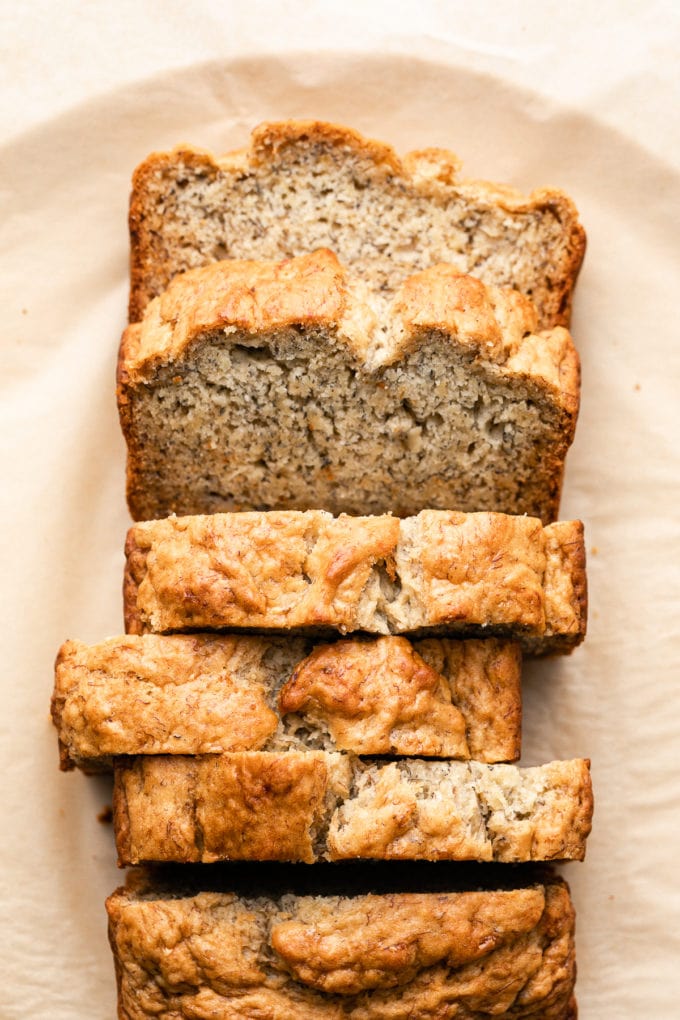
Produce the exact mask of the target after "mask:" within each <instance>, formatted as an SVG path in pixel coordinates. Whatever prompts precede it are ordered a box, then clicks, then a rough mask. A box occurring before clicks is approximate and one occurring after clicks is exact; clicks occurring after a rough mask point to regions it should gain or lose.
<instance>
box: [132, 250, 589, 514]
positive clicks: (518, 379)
mask: <svg viewBox="0 0 680 1020" xmlns="http://www.w3.org/2000/svg"><path fill="white" fill-rule="evenodd" d="M118 403H119V410H120V418H121V424H122V427H123V432H124V434H125V438H126V440H127V444H128V484H127V488H128V504H129V507H130V511H131V514H132V516H133V517H134V518H135V519H136V520H148V519H152V518H156V517H164V516H166V515H167V514H169V513H178V514H196V513H214V512H216V511H223V510H275V509H308V508H310V507H315V508H320V509H325V510H329V511H331V512H332V513H387V512H393V513H395V514H398V515H400V516H408V515H409V514H413V513H417V512H418V510H420V509H422V507H423V506H430V507H435V508H437V507H438V508H441V509H457V510H463V511H473V510H496V511H500V512H502V513H514V514H529V515H530V516H535V517H540V518H541V519H542V520H543V521H544V522H545V523H548V522H550V521H552V520H554V519H555V518H556V516H557V514H558V509H559V499H560V492H561V488H562V478H563V473H564V463H565V457H566V455H567V451H568V449H569V446H570V445H571V442H572V439H573V436H574V429H575V426H576V419H577V415H578V407H579V360H578V356H577V354H576V351H575V349H574V345H573V343H572V341H571V338H570V336H569V334H568V333H567V331H566V330H565V329H563V328H561V327H558V328H554V329H550V330H544V331H542V332H539V331H538V325H537V317H536V311H535V309H534V307H533V306H532V304H531V302H530V301H529V300H528V299H526V298H524V297H522V295H520V294H519V293H518V292H517V291H512V290H507V289H500V288H498V287H495V286H488V287H485V286H484V284H482V283H480V282H479V281H478V280H476V279H473V278H472V277H469V276H461V275H460V274H459V273H458V272H457V271H456V270H455V269H453V268H452V267H451V266H445V265H437V266H435V267H433V268H431V269H428V270H426V271H424V272H421V273H418V274H416V275H414V276H411V277H409V278H408V279H407V280H406V281H405V283H404V284H403V285H402V286H400V287H399V288H398V290H397V293H396V295H395V297H394V300H393V301H392V302H390V303H388V304H387V305H386V306H385V308H384V309H383V311H382V312H381V310H380V308H379V307H378V306H377V305H376V302H375V300H374V296H373V295H372V294H371V293H370V291H369V290H368V289H367V288H366V285H365V282H364V281H355V282H353V281H352V280H351V279H350V277H349V276H348V274H347V272H346V271H345V269H344V268H343V267H342V266H341V265H340V264H339V262H338V261H337V259H336V258H335V256H334V255H332V254H331V252H329V251H317V252H315V253H313V254H311V255H306V256H303V257H300V258H297V259H293V260H291V261H290V262H284V263H267V262H239V261H237V262H220V263H217V264H214V265H211V266H207V267H205V268H203V269H198V270H195V271H193V272H190V273H187V274H184V275H183V276H179V277H177V278H176V279H175V280H174V281H173V282H172V284H171V285H170V288H169V290H168V291H167V292H166V293H165V294H163V296H162V297H160V298H158V299H156V300H155V301H153V302H152V303H151V304H150V305H149V307H148V308H147V310H146V313H145V316H144V320H143V322H142V323H141V324H140V323H137V324H135V325H133V326H130V327H129V328H128V329H127V331H126V332H125V334H124V336H123V340H122V343H121V349H120V358H119V368H118Z"/></svg>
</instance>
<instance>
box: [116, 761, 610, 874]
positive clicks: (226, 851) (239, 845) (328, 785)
mask: <svg viewBox="0 0 680 1020" xmlns="http://www.w3.org/2000/svg"><path fill="white" fill-rule="evenodd" d="M114 776H115V778H114V804H113V823H114V831H115V836H116V845H117V849H118V856H119V862H120V864H121V865H126V864H139V863H143V862H147V861H176V862H189V863H192V862H193V863H211V862H214V861H218V860H280V861H303V862H305V863H312V862H313V861H318V860H331V861H336V860H343V859H350V858H373V859H382V860H399V859H404V860H460V861H464V860H478V861H492V860H496V861H504V862H515V861H537V860H542V861H545V860H569V859H574V860H581V859H582V858H583V857H584V855H585V840H586V837H587V835H588V833H589V832H590V827H591V820H592V807H593V799H592V787H591V781H590V768H589V762H588V761H586V760H583V759H575V760H572V761H556V762H550V763H549V764H547V765H542V766H538V767H534V768H521V769H520V768H518V767H517V766H514V765H483V764H480V763H479V762H456V761H431V760H430V761H428V760H422V759H417V758H412V759H409V758H400V759H398V760H396V761H390V762H385V761H374V760H361V759H359V758H356V757H354V756H352V755H347V754H341V753H337V752H327V751H307V752H305V751H287V752H283V753H277V752H267V751H243V752H233V753H230V754H222V755H202V756H195V757H185V756H181V755H158V756H153V755H152V756H138V757H135V758H119V759H117V760H116V762H115V763H114Z"/></svg>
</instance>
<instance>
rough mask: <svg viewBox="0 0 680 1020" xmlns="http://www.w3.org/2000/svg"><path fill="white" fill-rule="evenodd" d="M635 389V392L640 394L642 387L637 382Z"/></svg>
mask: <svg viewBox="0 0 680 1020" xmlns="http://www.w3.org/2000/svg"><path fill="white" fill-rule="evenodd" d="M633 389H634V390H635V392H636V393H639V392H640V390H641V389H642V387H641V386H640V383H639V382H636V383H635V386H633Z"/></svg>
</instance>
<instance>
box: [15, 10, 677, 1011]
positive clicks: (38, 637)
mask: <svg viewBox="0 0 680 1020" xmlns="http://www.w3.org/2000/svg"><path fill="white" fill-rule="evenodd" d="M123 6H125V5H123ZM548 6H549V5H548ZM166 30H167V26H166ZM41 31H42V32H43V33H44V32H45V27H44V26H43V27H42V28H41ZM338 32H339V33H340V34H342V32H343V29H342V27H340V28H339V29H338ZM345 35H346V31H345ZM662 35H663V33H660V34H659V39H661V37H662ZM174 38H175V39H176V40H177V42H178V44H179V39H180V36H179V34H178V33H175V36H174ZM631 42H632V40H631ZM525 44H526V46H529V50H528V51H527V52H529V56H531V46H530V45H529V42H526V41H525ZM615 44H616V38H614V41H613V45H615ZM188 45H189V50H190V51H191V54H190V55H191V56H194V55H195V53H194V49H192V47H194V48H195V52H196V53H198V52H203V53H208V52H209V51H208V49H207V48H206V47H205V44H204V43H202V42H201V40H199V41H198V43H196V40H195V39H194V37H193V35H191V34H190V37H189V41H188ZM532 45H533V43H532ZM280 49H281V50H282V52H281V53H280V55H279V56H277V58H276V59H271V58H267V59H259V58H257V57H242V58H230V59H222V58H221V59H215V60H210V61H207V62H205V61H198V60H194V61H193V63H191V62H190V61H189V60H188V59H187V60H186V64H188V65H189V66H183V67H181V68H174V69H172V70H168V69H167V68H165V69H161V70H159V71H158V73H157V74H156V75H155V76H154V77H152V78H151V79H145V80H144V82H143V84H142V85H140V84H139V80H140V78H141V75H137V77H135V69H134V68H133V67H131V66H130V64H129V62H127V63H126V62H123V65H124V70H125V74H124V75H121V76H120V78H119V79H118V81H119V83H120V82H123V84H119V87H118V88H116V89H114V90H113V91H111V90H108V91H107V90H106V89H102V90H100V91H101V93H102V94H101V95H99V96H98V97H96V98H93V99H89V100H88V101H87V102H83V103H80V104H79V105H77V106H75V107H73V108H72V109H70V110H67V112H63V111H62V108H61V106H62V104H63V97H60V96H58V95H57V96H56V98H55V99H54V100H53V101H52V102H51V103H50V101H49V100H45V105H44V106H43V107H41V108H40V109H38V106H37V105H36V104H35V103H33V102H32V100H31V97H30V96H29V100H31V101H29V102H28V107H27V117H26V125H28V126H30V130H26V131H23V132H20V133H16V134H14V135H13V137H12V138H11V139H9V140H8V141H7V142H6V143H5V145H4V146H3V147H2V148H1V149H0V159H1V161H2V162H1V164H0V174H1V176H0V181H1V186H2V199H3V215H2V218H1V222H0V240H1V243H2V251H3V254H4V256H5V257H4V259H3V264H4V265H3V282H2V288H3V296H4V301H3V309H4V312H5V316H4V322H5V325H4V328H3V339H2V345H1V347H2V358H3V363H4V367H3V371H2V375H1V376H0V385H1V387H2V404H1V407H0V448H1V449H2V455H3V466H4V471H3V486H2V491H1V498H2V520H3V524H4V527H3V575H4V582H5V584H4V585H3V618H4V620H5V622H6V629H7V637H8V640H7V644H6V653H5V661H4V669H3V676H2V681H1V683H0V687H1V694H2V714H1V715H0V749H1V751H2V756H3V757H2V761H3V773H2V779H3V781H2V793H1V794H0V803H1V804H2V821H3V829H4V838H3V853H2V868H1V873H0V883H1V885H0V940H2V941H1V944H2V946H3V964H4V977H3V982H2V991H1V992H0V1017H1V1018H2V1020H19V1018H22V1020H23V1018H24V1017H28V1016H30V1017H31V1018H32V1020H47V1018H49V1020H80V1018H82V1020H86V1018H87V1020H109V1018H112V1017H113V1016H114V1013H115V992H114V981H113V971H112V966H111V960H110V953H109V950H108V946H107V943H106V931H105V919H104V913H103V906H102V904H103V900H104V898H105V896H106V895H107V894H108V893H109V892H111V891H112V889H113V888H114V887H115V886H116V885H117V884H119V882H120V880H121V875H120V873H119V872H118V871H117V869H116V868H115V862H114V856H115V855H114V850H113V841H112V834H111V831H110V828H109V827H106V826H103V825H101V824H99V823H98V822H97V820H96V814H97V812H98V811H100V810H101V808H102V806H103V805H104V804H105V803H107V801H108V800H109V788H108V784H107V782H106V781H105V780H91V779H90V780H88V779H86V778H85V777H83V776H80V775H79V774H70V775H61V774H59V773H58V771H57V753H56V741H55V738H54V734H53V732H52V730H51V726H50V723H49V719H48V701H49V694H50V688H51V682H52V676H51V672H52V662H53V659H54V655H55V653H56V650H57V648H58V646H59V644H60V643H61V642H62V641H63V640H64V639H65V638H67V637H79V638H82V639H83V640H90V641H96V640H99V639H101V638H103V637H105V636H108V635H112V634H115V633H119V632H120V631H121V629H122V617H121V599H120V581H121V573H122V562H123V558H122V546H123V541H124V535H125V531H126V528H127V526H128V523H129V519H128V516H127V512H126V509H125V505H124V499H123V478H124V449H123V444H122V440H121V438H120V435H119V430H118V423H117V415H116V408H115V400H114V384H113V378H114V368H115V357H116V346H117V341H118V337H119V334H120V331H121V329H122V327H123V325H124V315H125V303H126V289H127V282H126V270H127V238H126V231H125V216H126V204H127V191H128V184H129V177H130V172H131V170H132V168H133V167H134V166H135V165H136V163H137V162H139V161H140V159H142V158H143V157H144V156H145V155H146V154H147V153H148V151H150V150H151V149H154V148H163V147H167V146H171V145H173V144H175V143H176V142H178V141H182V140H186V141H191V142H193V143H195V144H200V145H203V146H206V147H209V148H214V149H216V150H218V151H220V150H225V149H229V148H231V147H234V146H237V145H240V144H243V143H244V142H245V140H246V138H247V134H248V131H249V129H250V127H251V126H252V125H253V124H254V123H256V122H258V121H259V120H261V119H263V118H267V117H283V116H309V115H313V116H318V117H322V118H328V119H336V120H339V121H341V122H345V123H349V124H351V125H353V126H355V127H357V128H358V129H360V130H362V131H364V132H366V133H368V134H371V135H375V136H376V137H380V138H382V139H384V140H387V141H390V142H392V143H393V144H394V145H395V146H396V147H397V148H398V149H399V150H400V151H404V150H406V149H408V148H411V147H418V146H423V145H430V144H440V145H445V146H448V147H450V148H453V149H454V150H455V151H457V152H458V153H459V155H460V156H461V157H462V158H463V160H464V171H465V173H466V174H468V175H470V176H475V175H479V176H487V177H491V178H494V179H497V180H507V181H510V182H512V183H514V184H516V185H518V186H520V187H522V188H525V189H529V188H531V187H533V186H536V185H542V184H552V185H556V186H560V187H563V188H564V189H565V190H567V191H568V192H569V193H571V194H572V195H573V197H574V198H575V200H576V201H577V204H578V206H579V209H580V212H581V215H582V219H583V222H584V223H585V225H586V228H587V230H588V235H589V247H588V253H587V256H586V262H585V266H584V269H583V272H582V276H581V280H580V284H579V288H578V292H577V300H576V305H575V311H574V319H573V323H572V332H573V335H574V337H575V340H576V343H577V346H578V347H579V350H580V352H581V356H582V363H583V382H584V389H583V402H582V412H581V418H580V422H579V428H578V431H577V439H576V443H575V445H574V447H573V450H572V453H571V455H570V458H569V462H568V470H567V484H566V489H565V494H564V500H563V512H562V516H563V517H568V516H579V517H581V518H582V519H584V521H585V522H586V527H587V543H588V548H589V550H590V556H589V582H590V594H591V611H590V632H589V635H588V638H587V640H586V643H585V645H584V646H583V647H582V648H581V649H579V650H578V651H577V652H576V653H575V654H574V655H573V656H572V657H571V658H569V659H565V660H562V661H558V662H552V663H541V664H533V665H530V666H529V667H528V668H527V671H526V682H525V740H524V747H525V754H524V756H523V760H525V761H527V762H529V763H534V762H539V761H543V760H549V759H551V758H554V757H569V756H576V755H586V756H590V757H591V758H592V761H593V778H594V783H595V792H596V817H595V828H594V832H593V835H592V837H591V840H590V843H589V849H588V857H587V860H586V862H585V863H584V864H583V865H571V866H569V867H568V868H567V869H566V873H567V877H568V878H569V880H570V883H571V885H572V889H573V893H574V897H575V900H576V904H577V910H578V960H579V981H578V989H577V990H578V997H579V1002H580V1007H581V1016H582V1017H583V1018H584V1020H601V1018H603V1017H616V1018H617V1020H633V1018H635V1020H639V1018H640V1017H643V1016H644V1017H650V1018H651V1017H653V1018H654V1020H666V1018H668V1020H670V1018H672V1017H675V1016H677V1015H678V1012H677V1010H678V1006H677V1003H678V1002H679V1001H680V974H679V973H678V967H677V964H676V961H677V959H678V957H679V953H680V887H679V884H678V878H677V867H676V864H675V860H674V856H675V855H674V846H675V839H676V838H677V837H678V835H679V834H680V819H679V817H678V808H679V807H680V791H679V785H678V779H677V765H678V759H679V757H680V741H679V737H680V733H679V730H680V726H679V725H678V714H679V713H678V699H680V694H678V690H677V687H678V681H680V650H679V646H680V634H679V631H680V627H679V625H678V619H679V616H678V610H679V609H680V585H679V582H678V572H679V568H678V556H679V553H680V514H679V511H678V506H679V504H680V484H679V476H680V475H679V470H678V468H679V466H680V465H679V463H678V461H679V459H680V458H679V456H678V449H677V439H676V437H677V435H678V432H679V431H680V429H679V426H680V389H679V386H678V383H679V382H680V354H679V353H678V352H679V343H678V337H677V333H678V327H677V324H676V317H675V315H674V312H675V304H676V298H675V295H676V293H677V290H678V281H679V280H680V248H679V245H678V240H677V217H678V210H679V209H680V153H679V151H678V148H680V146H679V145H678V142H677V136H676V138H675V139H673V138H672V137H667V136H665V135H664V133H663V132H662V131H660V130H659V131H657V129H656V127H655V125H656V124H657V123H658V121H659V111H658V109H657V108H656V106H655V105H654V104H653V103H650V107H649V117H648V123H647V125H646V127H645V129H644V131H642V132H641V133H642V134H643V135H644V134H645V132H646V133H647V139H646V147H644V148H643V147H642V146H641V145H640V144H639V137H640V136H639V134H638V133H636V132H635V131H634V130H633V129H634V127H635V124H636V123H637V122H638V121H639V118H640V112H639V109H638V106H639V102H640V100H639V97H637V98H636V103H637V104H638V105H636V106H634V107H633V113H634V116H633V115H631V118H630V121H629V123H628V128H627V129H626V125H625V123H624V124H623V125H622V124H620V123H616V124H612V123H611V122H610V119H608V118H607V117H602V116H600V111H599V109H598V101H597V96H598V90H597V89H596V88H594V89H592V90H591V92H590V93H589V94H588V95H587V96H584V91H587V90H584V88H583V84H582V83H581V84H579V86H578V88H577V89H576V91H575V101H574V102H573V103H571V104H570V103H569V102H565V103H558V102H556V101H555V100H554V99H551V98H550V97H549V95H547V94H546V91H545V90H543V91H541V89H540V88H539V87H538V86H537V88H535V89H534V88H531V87H529V86H528V84H527V81H526V78H527V75H526V72H525V71H521V70H520V72H519V73H518V65H517V63H516V62H515V63H513V60H512V53H511V52H510V51H509V50H508V51H506V52H505V53H501V54H499V53H498V51H496V53H495V54H494V53H493V52H492V53H491V58H490V57H489V54H488V53H486V54H485V53H481V51H480V50H479V49H477V50H476V51H475V54H474V56H473V57H470V59H462V60H461V52H460V49H451V48H450V47H448V46H447V45H446V44H444V43H442V41H441V40H432V39H431V40H427V39H426V40H422V39H421V40H416V39H411V40H409V41H408V43H407V44H402V45H400V46H396V45H394V46H390V47H387V49H388V50H389V52H383V53H382V54H381V53H380V52H379V51H374V52H368V51H367V49H368V48H367V47H366V45H362V47H361V49H362V50H364V52H354V53H351V52H345V53H344V54H337V53H336V54H333V53H331V52H330V51H326V52H323V53H316V54H315V53H314V52H310V51H309V50H308V51H307V52H305V53H294V52H291V47H290V44H288V45H287V46H281V47H280ZM473 49H474V47H473ZM286 51H287V52H286ZM632 51H633V52H637V51H636V49H635V47H634V46H632ZM480 53H481V56H480ZM525 55H526V54H525ZM648 57H649V60H650V61H652V54H649V55H648ZM541 59H542V60H543V62H544V65H546V66H547V63H549V61H547V63H546V54H543V56H542V58H541ZM162 63H163V61H162V60H159V64H162ZM86 64H87V62H86ZM510 65H512V73H510V72H509V70H508V68H509V67H510ZM87 66H89V65H87ZM154 66H155V65H154ZM664 66H665V65H664ZM108 67H109V65H106V67H105V68H104V70H107V69H108ZM506 72H507V73H506ZM91 74H92V75H95V71H94V70H91ZM511 80H512V81H513V82H519V84H511V83H510V82H511ZM102 81H104V84H105V85H107V86H108V85H109V84H110V82H109V81H108V80H105V75H104V73H103V76H102ZM556 82H557V78H553V85H555V83H556ZM47 91H48V90H46V91H45V93H44V96H46V95H47ZM87 91H88V93H90V90H89V86H88V89H87ZM548 91H549V90H548ZM632 91H633V92H634V91H635V90H632ZM94 92H95V90H94V89H93V90H92V91H91V93H90V94H94ZM631 94H632V93H631ZM636 96H637V93H636ZM648 96H649V97H650V98H652V97H653V96H654V91H653V89H652V90H650V92H649V93H648ZM67 99H68V102H72V101H73V97H72V96H71V95H70V94H69V95H68V96H67ZM591 99H592V102H591V101H590V100H591ZM603 105H606V103H605V104H603ZM612 108H613V109H616V103H615V102H614V103H613V104H612ZM41 112H43V113H46V114H49V116H47V117H41V116H40V113H41ZM5 113H6V114H7V122H10V121H11V120H12V117H15V116H16V110H13V111H11V116H10V111H9V104H8V103H7V102H6V103H5ZM618 116H619V115H618V114H617V115H616V117H614V118H613V119H614V120H616V119H617V118H618ZM623 120H624V121H625V118H623Z"/></svg>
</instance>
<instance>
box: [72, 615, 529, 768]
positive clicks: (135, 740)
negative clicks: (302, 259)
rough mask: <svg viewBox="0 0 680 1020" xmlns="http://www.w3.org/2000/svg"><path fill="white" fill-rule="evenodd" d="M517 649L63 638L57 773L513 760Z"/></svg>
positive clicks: (517, 726)
mask: <svg viewBox="0 0 680 1020" xmlns="http://www.w3.org/2000/svg"><path fill="white" fill-rule="evenodd" d="M520 665H521V655H520V651H519V646H518V645H516V644H513V643H511V642H507V641H499V640H497V639H495V638H488V639H486V640H485V641H475V640H470V641H454V640H449V639H446V638H430V639H425V640H422V641H417V642H415V643H414V644H413V645H412V644H411V643H410V642H409V641H407V640H406V639H405V638H400V637H382V638H377V639H371V638H367V639H366V638H365V639H363V640H344V641H336V642H334V643H332V644H326V645H319V644H317V645H316V646H314V644H313V643H312V642H311V641H310V640H309V639H305V638H300V637H297V638H296V637H290V638H285V637H260V636H255V635H248V634H240V635H235V634H229V635H215V634H213V635H209V634H175V635H154V634H145V635H143V636H127V637H119V638H111V639H109V640H108V641H103V642H101V643H100V644H96V645H85V644H83V643H82V642H80V641H67V642H66V643H65V644H64V645H63V646H62V648H61V649H60V652H59V655H58V657H57V662H56V668H55V687H54V694H53V697H52V718H53V720H54V724H55V726H56V727H57V730H58V733H59V746H60V751H61V766H62V768H63V769H68V768H73V767H74V766H76V765H77V766H79V767H80V768H82V769H84V770H85V771H86V772H94V771H99V770H101V769H108V768H110V767H111V758H112V756H114V755H136V754H184V755H187V754H189V755H191V754H206V753H215V752H224V751H245V750H266V751H283V750H289V749H290V750H294V749H300V750H303V749H307V750H314V749H316V750H329V751H333V750H340V751H352V752H354V753H356V754H372V755H382V754H392V755H425V756H428V757H430V756H432V757H446V758H463V759H465V758H474V759H477V760H480V761H487V762H494V761H514V760H515V759H517V758H518V757H519V755H520V730H521V690H520Z"/></svg>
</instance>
